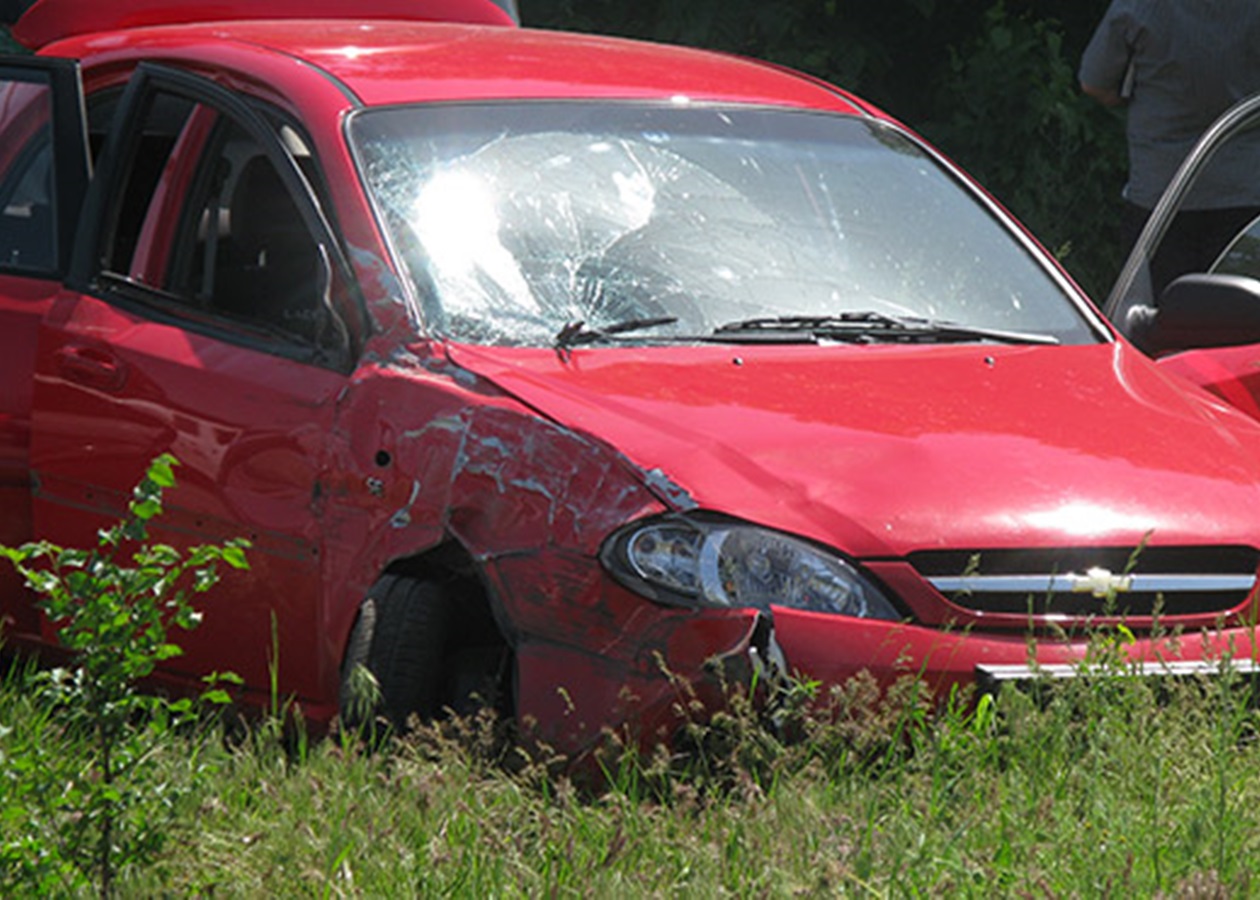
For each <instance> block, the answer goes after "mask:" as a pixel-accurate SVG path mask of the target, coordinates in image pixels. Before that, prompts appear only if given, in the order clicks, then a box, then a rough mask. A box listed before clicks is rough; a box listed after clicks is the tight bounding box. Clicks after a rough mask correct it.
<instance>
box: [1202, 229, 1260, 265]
mask: <svg viewBox="0 0 1260 900" xmlns="http://www.w3.org/2000/svg"><path fill="white" fill-rule="evenodd" d="M1212 273H1213V274H1219V275H1245V276H1247V277H1248V278H1255V279H1257V280H1260V217H1258V218H1256V219H1253V220H1252V221H1251V222H1250V223H1249V224H1248V225H1247V227H1246V228H1244V229H1243V230H1242V231H1241V232H1239V233H1238V235H1236V236H1235V237H1234V239H1233V240H1232V241H1230V242H1229V246H1228V247H1226V248H1225V252H1223V253H1222V254H1221V256H1220V258H1219V259H1218V260H1217V261H1216V264H1215V265H1213V266H1212Z"/></svg>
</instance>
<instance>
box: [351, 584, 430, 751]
mask: <svg viewBox="0 0 1260 900" xmlns="http://www.w3.org/2000/svg"><path fill="white" fill-rule="evenodd" d="M450 615H451V608H450V601H449V599H448V598H447V597H446V596H445V594H444V593H443V591H442V589H441V588H440V587H439V586H438V585H436V584H433V583H432V582H427V581H417V580H415V579H413V578H405V577H402V576H397V575H386V576H384V577H382V578H381V579H380V581H378V582H377V583H376V584H375V585H373V586H372V590H371V591H369V592H368V596H367V599H366V600H364V601H363V606H362V607H360V609H359V618H358V620H357V621H356V622H355V625H354V629H353V630H352V631H351V633H350V640H349V642H348V643H347V645H346V655H345V659H344V660H343V662H342V666H341V697H340V704H341V716H342V721H343V722H344V723H346V724H348V725H350V726H351V727H358V726H362V725H364V724H367V723H370V722H372V721H374V720H375V719H376V718H378V717H382V716H383V717H384V718H386V719H388V720H389V722H390V723H391V724H392V725H393V726H394V727H395V728H397V729H399V730H400V731H405V730H406V725H407V720H408V719H409V718H410V717H411V716H412V715H413V714H414V715H417V716H419V717H420V718H421V719H431V718H433V717H434V716H436V715H437V714H438V713H439V712H441V704H442V697H443V693H444V680H445V671H444V659H443V652H444V649H445V646H446V639H447V632H448V630H449V627H450ZM359 667H364V668H366V669H367V670H368V672H370V673H371V674H372V676H373V677H374V678H375V680H376V684H377V687H378V690H379V694H378V696H377V697H376V698H374V699H375V702H373V698H371V697H367V698H365V697H363V691H362V687H361V685H360V684H359V683H358V678H359V675H358V673H357V671H356V670H358V669H359Z"/></svg>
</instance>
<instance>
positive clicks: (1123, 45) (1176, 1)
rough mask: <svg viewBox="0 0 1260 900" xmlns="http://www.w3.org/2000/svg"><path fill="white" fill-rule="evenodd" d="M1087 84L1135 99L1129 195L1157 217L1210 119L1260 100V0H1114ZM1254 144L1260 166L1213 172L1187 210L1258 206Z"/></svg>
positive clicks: (1235, 163)
mask: <svg viewBox="0 0 1260 900" xmlns="http://www.w3.org/2000/svg"><path fill="white" fill-rule="evenodd" d="M1080 79H1081V82H1082V83H1084V84H1088V85H1094V86H1097V87H1103V88H1111V89H1114V90H1116V91H1119V92H1120V93H1121V94H1123V95H1126V96H1127V99H1128V101H1129V111H1128V143H1129V183H1128V185H1127V186H1126V188H1125V196H1126V197H1127V198H1128V199H1129V200H1130V201H1132V202H1133V203H1136V204H1137V205H1139V206H1143V207H1146V208H1148V209H1149V208H1151V207H1153V206H1154V205H1155V202H1156V201H1157V200H1158V199H1159V196H1160V194H1161V193H1162V192H1163V189H1164V187H1165V186H1166V185H1167V184H1168V181H1169V179H1171V178H1172V175H1173V173H1174V172H1175V171H1176V170H1177V166H1178V165H1180V163H1181V161H1182V159H1184V158H1185V155H1186V153H1187V152H1189V150H1190V148H1191V147H1192V146H1193V145H1194V142H1195V140H1196V139H1197V138H1198V137H1199V135H1200V134H1202V133H1203V131H1204V129H1206V128H1207V126H1208V125H1210V124H1211V123H1212V120H1213V119H1215V118H1216V117H1217V116H1218V115H1220V114H1221V113H1222V112H1224V111H1225V110H1226V109H1228V108H1229V107H1230V106H1231V105H1232V104H1233V103H1234V102H1235V101H1237V100H1240V99H1242V98H1243V97H1245V96H1247V95H1249V94H1252V93H1255V92H1256V91H1260V0H1113V2H1112V4H1111V6H1110V7H1109V8H1108V9H1107V13H1106V15H1105V16H1104V17H1103V20H1102V22H1101V23H1100V24H1099V26H1098V29H1097V30H1096V31H1095V32H1094V36H1093V38H1092V39H1091V40H1090V42H1089V46H1088V47H1086V49H1085V55H1084V56H1083V57H1082V59H1081V68H1080ZM1256 143H1257V145H1258V146H1257V156H1256V157H1254V158H1252V159H1248V158H1247V156H1249V155H1250V154H1246V155H1239V156H1236V157H1235V158H1234V159H1233V160H1231V161H1225V160H1222V161H1221V162H1220V163H1219V164H1217V165H1214V166H1213V170H1212V171H1209V172H1208V173H1206V174H1205V176H1204V178H1202V179H1201V180H1200V181H1199V182H1198V183H1197V184H1196V187H1195V189H1194V191H1193V193H1192V194H1191V196H1190V198H1189V201H1188V202H1187V203H1186V206H1187V207H1190V208H1196V209H1213V208H1221V207H1229V206H1243V205H1250V204H1252V203H1255V202H1256V201H1257V200H1260V174H1258V173H1260V137H1257V141H1256ZM1253 183H1254V184H1253Z"/></svg>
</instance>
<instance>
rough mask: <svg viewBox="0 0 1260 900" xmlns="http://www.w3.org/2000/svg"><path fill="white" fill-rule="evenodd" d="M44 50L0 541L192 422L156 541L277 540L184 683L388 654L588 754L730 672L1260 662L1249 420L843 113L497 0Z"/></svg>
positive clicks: (206, 19)
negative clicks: (531, 23) (561, 26)
mask: <svg viewBox="0 0 1260 900" xmlns="http://www.w3.org/2000/svg"><path fill="white" fill-rule="evenodd" d="M13 34H14V36H15V37H16V38H17V39H19V40H20V41H21V42H22V43H24V44H25V45H26V46H27V47H30V48H32V49H35V50H37V51H38V52H37V54H36V55H35V56H31V57H9V58H6V59H4V60H3V62H2V64H0V348H2V352H0V491H2V496H3V510H4V516H3V520H2V521H0V541H3V542H4V543H7V544H15V543H20V542H22V541H26V540H29V539H31V538H33V537H40V538H47V539H50V540H54V541H56V542H58V543H60V544H64V545H84V544H87V543H90V542H91V541H92V539H93V535H94V532H95V529H96V528H98V527H99V526H100V525H101V524H102V523H103V522H105V521H108V520H110V519H112V518H116V517H117V516H118V515H119V514H120V512H121V511H122V510H123V509H124V508H125V501H126V500H127V498H128V496H129V492H130V488H131V486H132V485H133V484H134V483H135V482H136V480H137V479H138V477H139V476H140V475H141V474H142V473H143V472H144V470H145V468H146V465H147V463H148V461H149V460H151V459H152V458H154V457H155V456H157V455H158V454H159V453H163V452H170V453H173V454H174V455H175V456H176V457H177V458H178V459H179V460H180V462H181V463H182V466H181V468H180V469H179V475H180V484H179V486H178V488H177V489H176V490H173V491H171V492H170V493H169V494H168V496H167V511H166V513H165V515H164V516H163V517H162V519H161V520H160V523H159V529H160V530H161V532H162V536H163V537H164V538H165V539H169V540H173V541H177V542H183V543H194V542H197V543H205V542H218V541H221V540H223V539H225V538H229V537H235V536H244V537H247V538H248V539H249V540H250V541H252V543H253V549H252V551H251V563H252V570H251V571H250V572H248V573H236V572H233V573H230V574H229V575H228V576H227V577H225V579H224V580H223V582H222V583H221V584H220V585H219V586H218V587H217V588H216V591H215V592H214V594H213V595H211V597H210V598H209V599H208V600H207V602H206V604H205V619H204V623H203V625H202V626H201V627H200V628H199V629H198V630H196V631H195V632H192V633H190V634H189V635H187V636H186V637H185V638H184V644H185V650H186V653H185V655H184V656H182V657H180V658H179V659H177V660H172V661H171V662H170V663H169V664H168V665H169V668H168V670H167V672H166V674H167V676H168V677H170V678H172V679H180V678H185V679H188V680H189V681H195V680H196V679H197V678H198V677H199V676H200V675H202V674H203V673H204V672H207V671H211V670H216V671H222V670H225V669H227V670H233V671H235V672H237V673H238V674H240V675H241V676H242V677H243V678H244V679H245V681H246V686H247V689H248V691H249V692H252V695H253V696H255V697H257V698H259V699H263V698H265V697H266V696H268V695H269V692H270V684H271V680H270V679H271V672H272V671H273V670H274V671H275V672H276V673H277V677H278V687H279V690H280V692H281V693H282V694H283V695H284V696H289V697H292V698H294V700H295V701H296V702H297V703H298V704H299V705H300V708H301V710H302V711H303V713H304V714H305V715H306V716H307V717H308V718H309V719H311V720H314V721H317V722H319V721H328V720H331V719H332V718H333V717H334V716H335V715H336V714H337V712H338V709H339V704H340V702H341V701H340V696H341V692H342V687H343V682H345V681H346V680H347V674H348V673H351V672H355V671H358V667H359V666H360V665H363V666H366V667H367V669H368V670H369V671H371V672H372V673H373V674H374V675H375V676H376V678H377V680H378V682H379V684H380V686H381V689H382V692H383V703H384V705H385V709H386V711H387V712H388V713H390V714H391V715H394V716H396V717H401V716H403V715H406V714H407V713H409V712H412V711H416V712H420V713H421V714H431V713H434V712H436V711H438V710H440V709H441V708H443V707H445V706H448V705H449V706H456V707H458V706H460V705H462V704H463V703H464V702H465V701H466V699H467V698H468V697H470V696H472V695H473V694H478V695H480V696H482V697H489V698H493V701H494V702H497V703H498V704H499V705H500V706H501V707H502V708H503V709H504V710H505V711H506V712H508V713H509V714H511V715H513V716H516V717H517V718H518V719H520V720H521V721H530V722H533V723H535V724H534V728H535V730H536V733H537V734H538V736H539V737H541V738H543V739H545V740H548V741H550V742H552V743H554V744H556V745H558V746H560V747H563V748H567V749H570V750H575V751H580V750H582V749H583V748H586V747H589V746H590V745H591V744H592V742H594V741H596V740H597V739H598V737H599V735H600V732H601V729H602V728H604V727H605V726H621V725H628V726H630V727H632V728H635V729H639V730H640V731H641V732H642V733H652V734H655V733H657V732H658V731H659V730H661V729H663V730H664V732H665V733H668V729H669V728H670V727H671V723H672V721H673V720H672V718H671V717H672V715H673V712H672V708H673V705H674V702H675V700H676V690H677V682H676V681H675V680H673V679H672V678H671V677H669V674H672V675H673V676H677V677H681V678H684V679H687V680H690V681H692V682H694V683H696V684H698V685H703V684H706V683H709V681H710V680H711V679H712V678H713V676H712V674H711V670H710V668H709V667H707V665H706V664H707V663H708V662H709V661H710V660H714V659H718V660H724V661H725V662H726V663H727V664H728V665H729V666H731V667H734V668H732V669H731V670H730V671H745V670H750V669H754V668H764V667H771V668H776V669H780V670H782V671H785V672H789V673H802V674H804V675H806V676H808V677H809V678H812V679H818V680H820V681H822V682H824V683H838V682H841V681H843V680H845V679H847V678H849V677H851V676H853V675H855V674H857V673H859V672H862V671H864V670H868V671H870V672H871V673H873V674H874V675H875V676H876V677H877V678H878V679H880V680H881V681H884V682H887V681H890V680H892V679H894V678H896V677H898V676H899V675H902V674H912V675H918V676H920V677H922V678H923V679H924V680H925V681H926V682H927V683H928V684H929V685H930V686H931V687H933V688H934V689H938V690H940V689H947V688H948V687H949V686H950V685H953V684H958V683H972V682H975V681H977V680H981V681H986V680H987V681H992V680H1001V679H1005V678H1014V677H1026V676H1028V675H1030V674H1032V673H1033V671H1034V670H1035V669H1036V668H1037V667H1039V666H1041V667H1054V666H1056V665H1066V664H1069V663H1071V662H1073V661H1075V660H1078V659H1080V658H1081V656H1082V654H1084V652H1085V649H1086V643H1087V636H1086V633H1085V632H1086V631H1087V630H1088V629H1087V626H1090V627H1102V628H1106V627H1108V626H1110V625H1113V624H1115V623H1117V622H1120V621H1123V622H1124V623H1125V625H1126V628H1127V631H1128V633H1131V634H1132V635H1134V639H1133V640H1132V641H1131V642H1129V643H1127V644H1126V645H1125V652H1126V653H1128V654H1129V655H1130V656H1131V657H1132V659H1133V660H1134V661H1135V662H1140V663H1142V664H1143V665H1145V666H1146V667H1148V668H1151V669H1160V668H1179V667H1180V668H1185V667H1190V668H1195V667H1198V666H1200V665H1202V666H1210V665H1213V664H1214V661H1215V660H1218V659H1219V658H1221V657H1223V656H1230V657H1232V658H1234V659H1236V660H1238V661H1240V662H1247V661H1248V660H1250V659H1251V658H1252V655H1253V653H1254V647H1253V644H1252V632H1251V630H1250V628H1249V627H1248V626H1247V624H1246V623H1248V622H1250V621H1253V620H1254V618H1255V611H1256V608H1255V601H1254V593H1255V587H1256V577H1257V565H1258V563H1260V549H1258V548H1260V425H1257V423H1256V422H1255V421H1253V420H1252V419H1250V418H1248V417H1246V416H1244V415H1242V414H1240V413H1238V412H1237V411H1235V410H1234V409H1232V408H1231V407H1230V406H1228V405H1226V404H1225V403H1224V402H1222V401H1220V400H1219V399H1216V398H1214V397H1213V396H1211V395H1209V394H1208V393H1207V392H1205V391H1203V390H1201V389H1199V388H1198V387H1195V386H1193V385H1191V384H1190V383H1189V382H1187V381H1184V380H1182V379H1181V378H1180V377H1178V376H1177V375H1176V374H1174V373H1170V372H1166V371H1164V370H1163V369H1162V368H1161V366H1160V365H1158V364H1156V363H1155V362H1153V361H1152V360H1151V359H1149V358H1148V357H1147V356H1145V355H1143V354H1142V353H1141V352H1139V351H1137V350H1135V349H1134V347H1133V346H1132V345H1131V344H1129V343H1128V342H1127V341H1126V340H1125V339H1124V338H1122V337H1120V336H1118V335H1117V334H1116V332H1115V331H1114V330H1113V329H1112V327H1111V326H1110V325H1109V324H1108V322H1107V321H1106V320H1105V319H1104V318H1103V317H1102V316H1101V315H1100V314H1099V312H1098V311H1097V309H1096V308H1095V307H1093V306H1092V305H1091V304H1090V302H1089V301H1088V300H1087V299H1086V298H1085V297H1084V296H1083V295H1082V294H1081V292H1080V290H1079V289H1078V288H1077V287H1076V286H1075V285H1074V284H1073V283H1072V282H1071V280H1070V279H1069V278H1068V277H1067V276H1066V275H1065V274H1064V272H1063V271H1062V270H1061V269H1060V268H1059V267H1058V266H1057V265H1056V263H1055V262H1054V260H1053V259H1052V258H1051V257H1050V256H1049V255H1048V254H1047V253H1046V252H1045V251H1044V250H1043V249H1042V248H1041V247H1039V246H1038V245H1037V243H1036V242H1035V241H1034V240H1033V239H1032V238H1031V237H1030V236H1029V235H1028V234H1027V233H1026V232H1025V231H1024V230H1022V229H1021V228H1020V226H1019V225H1018V224H1017V223H1016V222H1014V221H1013V220H1012V219H1011V217H1010V216H1009V215H1008V214H1007V213H1006V212H1004V211H1003V210H1002V209H1001V208H1000V207H999V206H998V204H997V203H995V202H994V201H993V200H992V199H991V198H990V197H989V196H987V195H986V194H985V193H984V192H983V191H982V190H981V189H980V188H978V187H977V186H976V185H975V184H974V183H973V182H972V181H970V180H969V179H968V178H967V176H966V175H964V174H963V173H962V172H960V171H959V170H958V169H957V168H956V167H955V166H953V165H952V164H951V163H950V162H949V161H948V160H946V159H944V158H943V157H942V156H941V154H939V153H938V152H937V151H935V150H934V149H933V148H932V147H930V146H928V145H927V144H926V143H925V142H924V141H923V140H921V139H920V138H919V137H917V136H916V135H915V134H914V133H913V132H911V131H910V130H908V129H907V128H905V127H904V126H902V125H901V124H899V123H898V122H897V121H895V120H893V119H892V118H890V117H889V116H887V115H885V114H884V113H882V112H881V111H879V110H878V109H875V108H873V107H872V106H870V105H869V104H867V103H865V102H863V101H862V100H861V99H859V98H857V97H855V96H853V95H851V94H849V93H846V92H845V91H843V90H840V89H838V88H836V87H833V86H830V85H828V84H825V83H822V82H820V81H818V80H816V79H814V78H810V77H807V76H804V75H801V74H797V73H793V72H790V71H785V70H784V69H782V68H780V67H777V66H772V65H767V64H763V63H759V62H756V61H750V60H745V59H739V58H735V57H731V56H725V55H716V54H709V53H704V52H700V51H695V50H689V49H683V48H677V47H663V46H655V45H650V44H644V43H634V42H629V41H622V40H613V39H605V38H597V37H591V36H582V35H576V34H559V33H545V32H539V31H532V30H529V29H523V28H520V27H517V26H516V24H515V22H514V20H513V16H512V15H511V12H510V10H505V9H504V8H501V7H500V6H498V5H495V4H494V3H492V2H489V0H405V2H404V0H357V2H354V3H350V2H345V0H303V2H298V0H254V2H250V3H245V2H241V0H217V2H214V3H210V2H198V0H186V2H179V0H163V2H156V0H114V2H111V3H109V4H101V3H98V2H96V0H38V2H36V3H35V4H34V5H33V6H31V7H30V8H29V10H28V11H27V12H26V13H25V14H24V15H23V16H22V17H21V18H20V20H19V21H18V22H17V23H16V26H15V27H14V30H13ZM0 578H2V579H4V580H3V581H0V604H2V605H0V610H2V611H3V614H4V616H5V619H6V625H5V632H4V634H5V639H6V640H7V641H8V642H10V643H14V644H22V645H39V644H41V643H48V642H50V641H51V640H52V639H53V633H52V632H51V630H50V626H49V625H48V623H47V622H45V621H42V620H41V619H40V617H39V616H38V615H37V614H36V612H35V608H34V606H33V604H32V602H31V599H30V597H29V595H27V594H26V593H25V592H24V591H23V590H22V587H21V585H20V584H19V583H18V582H17V581H16V579H15V577H14V576H13V575H12V573H10V572H4V573H2V574H0ZM1157 622H1158V623H1159V628H1158V629H1157V628H1156V627H1155V626H1156V623H1157ZM1178 633H1180V634H1181V637H1180V638H1179V639H1174V638H1170V637H1168V635H1169V634H1178ZM1201 633H1202V636H1201ZM1157 634H1159V635H1162V637H1157V636H1156V635H1157ZM1030 635H1031V636H1033V638H1034V640H1033V641H1032V642H1030V639H1029V638H1030ZM1030 646H1032V647H1034V648H1035V649H1034V650H1032V651H1030ZM667 673H669V674H667Z"/></svg>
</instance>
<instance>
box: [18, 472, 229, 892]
mask: <svg viewBox="0 0 1260 900" xmlns="http://www.w3.org/2000/svg"><path fill="white" fill-rule="evenodd" d="M175 464H176V463H175V459H174V457H172V456H170V455H163V456H161V457H158V458H157V459H155V460H154V461H153V463H152V464H151V465H150V466H149V470H148V472H147V474H146V475H145V476H144V478H143V479H142V480H141V481H140V484H139V485H137V486H136V488H135V491H134V495H133V498H132V501H131V503H130V506H129V515H128V516H127V517H125V518H124V519H123V520H122V521H120V522H118V523H117V524H115V525H113V526H112V527H109V528H106V529H103V530H102V531H100V532H99V540H98V543H97V546H96V547H95V548H93V549H91V550H78V549H67V548H64V547H59V546H57V545H56V544H53V543H50V542H48V541H39V542H37V543H30V544H25V545H23V546H22V547H17V548H14V547H4V546H0V557H3V558H7V559H8V560H10V561H11V562H12V563H13V565H14V566H15V567H16V568H17V570H18V572H19V573H21V575H22V576H23V578H24V579H25V581H26V584H27V586H28V587H29V588H30V589H31V590H33V591H35V592H36V594H38V595H39V599H38V601H37V605H38V606H39V609H40V611H41V612H43V613H44V614H45V615H46V616H47V617H48V619H49V621H50V622H51V623H52V624H53V625H55V626H57V628H58V631H57V640H58V643H59V644H60V646H61V647H62V648H64V649H65V650H66V651H67V652H68V653H69V656H70V666H69V667H68V668H56V669H52V670H49V671H43V672H37V673H34V674H33V675H32V676H31V677H30V679H29V681H30V682H31V683H32V684H34V685H35V686H36V687H37V689H38V691H39V694H40V698H41V701H42V702H41V705H40V710H41V718H40V720H39V723H38V724H39V726H40V727H38V728H37V729H36V733H42V739H40V740H36V741H32V742H30V743H25V744H18V745H17V747H16V750H17V752H16V753H13V752H12V751H11V756H12V757H13V758H10V759H6V760H5V763H6V765H5V773H6V775H8V776H9V778H8V779H7V780H8V781H9V782H10V784H9V787H10V788H11V790H10V791H7V792H6V793H5V795H4V797H5V799H4V801H3V804H2V805H0V815H3V817H4V818H5V819H7V820H9V821H10V822H11V821H14V820H15V819H17V820H23V821H25V822H26V823H27V828H26V829H25V830H26V834H25V836H24V837H23V838H22V839H21V840H18V841H11V842H9V843H6V844H4V845H3V846H0V886H3V885H4V882H5V881H6V880H9V879H13V880H16V881H17V882H18V883H19V884H25V885H27V886H28V887H29V886H35V887H38V889H39V890H40V891H41V892H44V891H48V890H50V889H55V888H60V889H62V890H64V889H65V888H66V887H75V888H77V887H82V886H83V885H84V884H85V883H86V882H88V881H90V880H91V879H92V878H93V876H94V877H95V879H96V882H97V885H98V887H99V890H100V893H101V895H102V896H105V897H108V896H110V895H111V893H112V885H113V881H114V876H115V874H116V873H117V871H118V870H119V868H120V867H121V866H125V865H128V864H133V863H143V862H146V861H148V860H150V859H152V858H153V857H154V855H155V854H156V853H157V852H158V851H159V850H160V848H161V846H162V843H163V840H164V836H165V828H164V826H165V825H166V823H167V822H168V821H169V820H170V818H171V817H172V816H173V811H172V809H173V799H174V798H173V796H172V792H171V791H170V790H168V789H167V786H166V785H164V784H162V783H155V782H152V781H151V780H150V779H148V778H147V777H146V773H147V769H148V765H149V762H150V760H151V757H152V756H153V754H154V753H155V752H156V751H157V750H158V748H160V747H161V745H162V744H163V743H165V742H166V739H167V738H168V736H169V734H170V732H171V730H172V729H173V728H174V727H175V726H177V725H179V724H181V723H183V722H185V721H188V720H189V719H190V718H191V717H193V716H194V715H195V709H194V705H193V703H192V702H191V701H190V700H188V699H187V698H184V699H180V700H171V699H169V698H166V697H162V696H156V695H151V694H144V693H141V692H140V691H139V690H138V682H139V681H140V680H141V679H144V678H146V677H148V676H149V675H151V674H153V672H154V669H155V668H156V667H157V665H158V664H159V663H160V662H162V661H163V660H167V659H171V658H172V657H175V656H178V655H179V654H180V652H181V651H180V648H179V646H178V645H177V644H175V643H173V642H171V641H170V640H169V637H168V634H169V632H170V630H171V629H172V628H181V629H184V630H188V629H192V628H195V627H196V626H197V624H198V622H199V621H200V617H201V616H200V613H198V612H197V611H196V610H195V609H194V608H193V606H192V604H191V602H190V596H191V595H192V594H200V593H204V592H205V591H207V590H209V589H210V587H212V586H213V585H214V584H215V583H216V582H217V581H218V578H219V575H218V564H219V563H221V562H222V563H226V564H227V565H229V566H231V567H233V568H237V569H243V568H246V567H247V564H246V560H245V555H244V547H245V546H246V542H244V541H241V540H233V541H228V542H227V543H226V544H224V545H223V546H198V547H193V548H191V549H190V550H188V552H187V553H186V554H181V553H180V552H179V551H177V550H176V549H175V548H173V547H170V546H167V545H165V544H152V543H149V541H148V525H149V523H150V521H152V520H153V519H154V518H155V517H156V516H158V515H159V514H160V513H161V512H162V491H163V490H164V489H165V488H168V487H171V486H172V485H174V483H175V478H174V473H173V466H174V465H175ZM218 677H222V676H218ZM203 699H205V700H209V701H214V702H224V701H226V700H227V696H226V694H225V693H224V692H223V691H221V690H219V689H212V690H211V691H208V692H207V693H206V694H204V695H203ZM14 773H17V777H16V778H14V777H13V775H14Z"/></svg>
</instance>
